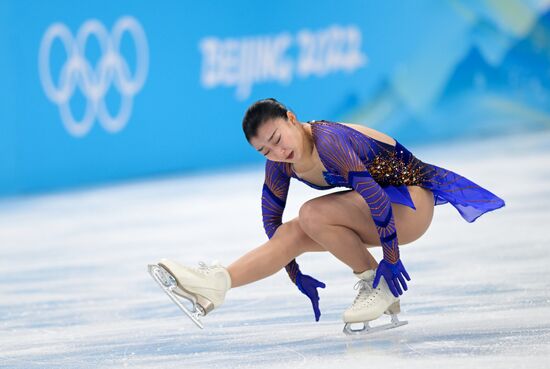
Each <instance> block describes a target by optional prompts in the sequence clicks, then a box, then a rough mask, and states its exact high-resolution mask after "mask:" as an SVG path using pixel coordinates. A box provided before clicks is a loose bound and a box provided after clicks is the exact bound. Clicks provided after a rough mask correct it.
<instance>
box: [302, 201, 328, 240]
mask: <svg viewBox="0 0 550 369" xmlns="http://www.w3.org/2000/svg"><path fill="white" fill-rule="evenodd" d="M327 210H328V209H327V206H326V201H325V200H324V199H322V198H317V199H313V200H309V201H306V202H305V203H304V204H303V205H302V206H301V207H300V212H299V213H298V220H299V225H300V227H301V228H302V230H303V231H304V232H305V233H306V234H309V233H310V232H315V230H316V229H318V228H319V227H320V226H322V225H323V224H327V222H328V221H329V217H328V212H327Z"/></svg>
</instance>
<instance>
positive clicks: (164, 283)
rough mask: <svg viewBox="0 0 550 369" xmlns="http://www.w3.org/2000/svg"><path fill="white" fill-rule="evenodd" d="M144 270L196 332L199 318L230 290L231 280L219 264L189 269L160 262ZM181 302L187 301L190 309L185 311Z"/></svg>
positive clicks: (171, 263)
mask: <svg viewBox="0 0 550 369" xmlns="http://www.w3.org/2000/svg"><path fill="white" fill-rule="evenodd" d="M148 270H149V274H151V276H152V277H153V279H154V280H155V281H156V282H157V283H158V284H159V286H160V287H161V288H162V290H163V291H164V292H166V294H167V295H168V297H170V299H171V300H172V301H174V303H176V305H178V307H179V308H180V309H181V310H182V311H183V312H184V313H185V314H186V315H187V316H188V317H189V318H191V320H192V321H193V322H194V323H195V324H196V325H197V326H198V327H199V328H204V326H203V324H202V322H201V320H200V318H201V317H202V316H205V315H206V314H208V313H209V312H210V311H212V310H214V309H215V308H217V307H218V306H220V305H221V304H222V303H223V301H224V299H225V293H226V292H227V291H228V290H229V289H230V288H231V277H230V276H229V273H228V272H227V270H226V269H225V268H224V267H223V266H221V265H219V264H213V265H211V266H207V265H206V264H204V263H199V267H198V268H191V267H187V266H184V265H181V264H178V263H176V262H174V261H171V260H167V259H162V260H161V261H160V262H159V263H158V264H151V265H149V266H148ZM181 298H183V299H185V300H187V301H190V302H191V303H192V304H193V308H192V309H188V308H187V307H186V306H185V305H184V304H183V303H182V301H181Z"/></svg>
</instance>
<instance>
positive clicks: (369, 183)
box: [315, 125, 409, 296]
mask: <svg viewBox="0 0 550 369" xmlns="http://www.w3.org/2000/svg"><path fill="white" fill-rule="evenodd" d="M315 137H316V141H315V144H316V145H317V150H318V152H319V156H320V157H321V160H322V161H323V164H324V165H325V167H326V168H327V169H328V170H331V171H335V172H337V173H339V174H340V175H341V176H342V177H344V178H345V179H347V181H348V184H349V186H350V187H351V188H353V189H354V190H355V191H357V192H358V193H359V194H360V195H361V196H362V197H363V199H364V200H365V202H366V203H367V205H368V206H369V208H370V212H371V216H372V219H373V221H374V224H375V225H376V230H377V232H378V236H379V238H380V244H381V245H382V249H383V253H384V260H383V261H382V262H381V263H380V266H379V268H378V270H377V278H376V279H375V283H374V285H375V287H376V285H378V281H379V279H380V276H381V275H384V277H385V278H386V282H388V285H389V286H390V289H391V290H392V292H393V293H394V295H396V296H397V294H398V293H399V294H401V293H402V291H401V287H400V286H399V283H397V280H398V281H399V282H400V283H401V285H402V286H403V289H405V290H406V289H407V287H406V283H405V281H404V280H403V279H402V277H401V274H403V275H404V276H405V277H406V278H407V279H409V277H408V274H407V272H406V271H405V269H404V268H403V265H402V264H401V261H400V260H399V241H398V237H397V230H396V228H395V221H394V217H393V212H392V207H391V202H390V198H389V196H388V195H387V194H386V192H385V191H384V190H383V189H382V187H380V185H379V184H378V183H377V182H376V181H375V180H374V179H373V178H372V176H371V175H370V173H369V171H368V170H367V168H366V167H365V165H364V164H363V162H362V161H361V159H360V158H359V155H358V154H357V153H356V152H355V150H354V148H353V147H354V146H355V145H352V143H351V141H350V137H349V135H348V134H347V131H346V130H345V129H343V128H341V127H338V126H336V125H319V126H317V127H316V134H315ZM388 269H389V271H388ZM396 278H397V280H395V281H394V279H396ZM392 282H395V283H392Z"/></svg>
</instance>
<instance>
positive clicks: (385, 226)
mask: <svg viewBox="0 0 550 369" xmlns="http://www.w3.org/2000/svg"><path fill="white" fill-rule="evenodd" d="M242 126H243V130H244V134H245V136H246V139H247V140H248V142H249V143H250V145H252V146H253V147H254V149H256V150H257V151H258V152H259V153H260V154H262V155H264V156H265V157H266V159H267V160H266V165H265V181H264V185H263V189H262V201H261V205H262V216H263V224H264V228H265V232H266V233H267V236H268V238H269V240H268V241H267V242H265V243H264V244H262V245H261V246H259V247H257V248H255V249H253V250H251V251H250V252H248V253H247V254H245V255H244V256H242V257H240V258H239V259H238V260H236V261H235V262H234V263H233V264H231V265H229V267H227V268H225V267H223V266H221V265H219V264H217V265H210V266H207V265H204V264H201V265H200V266H199V267H198V268H191V267H187V266H184V265H181V264H179V263H177V262H175V261H172V260H166V259H163V260H161V261H160V262H159V263H158V264H157V265H151V266H150V272H151V274H152V275H153V276H154V277H155V279H157V281H158V282H159V284H161V286H162V287H163V288H164V289H165V292H167V293H168V294H169V295H170V294H172V296H171V298H172V299H173V300H174V301H175V302H176V303H177V302H178V301H177V299H176V297H183V298H186V299H188V300H190V301H192V302H193V304H194V307H195V311H194V312H191V315H190V314H189V313H190V312H189V311H187V313H188V315H190V316H192V318H193V320H194V321H195V322H197V324H199V323H198V322H200V320H199V319H198V318H199V317H200V316H202V315H206V314H207V313H208V312H210V311H212V310H213V309H215V308H218V307H219V306H220V305H221V304H222V303H223V301H224V298H225V294H226V292H227V291H228V290H229V289H230V288H236V287H239V286H243V285H246V284H249V283H252V282H255V281H258V280H260V279H262V278H266V277H268V276H270V275H272V274H274V273H276V272H277V271H279V270H280V269H282V268H286V271H287V273H288V275H289V277H290V279H291V280H292V282H294V283H295V284H296V286H297V287H298V289H299V290H300V291H301V292H302V293H304V294H305V295H306V296H307V297H308V298H309V299H310V300H311V303H312V305H313V311H314V314H315V320H317V321H318V320H319V317H320V315H321V313H320V310H319V295H318V291H317V289H318V288H324V287H325V284H324V283H322V282H320V281H318V280H316V279H314V278H312V277H311V276H308V275H305V274H302V272H301V271H300V268H299V267H298V264H297V263H296V260H295V259H296V258H297V257H298V256H299V255H301V254H303V253H305V252H316V251H328V252H330V253H331V254H333V255H334V256H335V257H336V258H337V259H339V260H340V261H342V262H343V263H345V264H346V265H347V266H349V268H350V269H351V270H352V271H353V273H354V274H355V276H356V277H357V278H358V283H357V284H356V287H359V292H358V295H357V297H356V298H355V300H354V301H353V303H352V304H351V306H350V307H349V308H348V309H347V310H346V311H344V313H343V320H344V322H345V324H346V325H345V328H344V331H345V332H346V333H352V332H355V330H352V329H351V324H353V323H364V324H365V327H367V328H368V322H369V321H372V320H375V319H377V318H379V317H380V316H382V314H384V313H387V314H391V315H392V316H393V317H395V314H397V313H399V311H400V305H399V296H400V295H402V294H403V291H406V290H407V283H406V280H407V281H410V277H409V274H408V273H407V271H406V269H405V266H404V264H403V263H402V262H401V259H400V257H399V246H400V245H404V244H408V243H411V242H413V241H415V240H417V239H418V238H419V237H421V236H422V235H423V234H424V233H425V232H426V230H427V229H428V227H429V226H430V223H431V221H432V217H433V211H434V206H435V205H440V204H445V203H450V204H451V205H453V206H454V207H455V208H456V209H457V210H458V212H459V213H460V215H461V216H462V217H463V218H464V219H465V220H466V221H468V222H473V221H474V220H476V219H477V218H478V217H479V216H481V215H482V214H484V213H486V212H489V211H492V210H495V209H498V208H501V207H503V206H504V201H503V200H502V199H500V198H499V197H497V196H495V195H494V194H492V193H491V192H489V191H487V190H485V189H484V188H482V187H480V186H478V185H476V184H475V183H473V182H471V181H470V180H468V179H466V178H464V177H462V176H460V175H458V174H456V173H454V172H452V171H450V170H446V169H443V168H440V167H437V166H435V165H431V164H427V163H424V162H422V161H420V160H419V159H417V158H416V157H415V156H414V155H413V154H412V153H411V152H410V151H409V150H407V149H406V148H405V147H404V146H402V145H401V144H400V143H399V142H397V141H396V140H395V139H393V138H392V137H389V136H387V135H385V134H383V133H381V132H378V131H376V130H374V129H372V128H368V127H366V126H363V125H357V124H345V123H336V122H330V121H324V120H321V121H310V122H307V123H302V122H300V121H298V119H297V117H296V115H295V114H294V113H293V112H292V111H290V110H289V109H287V108H286V107H285V106H284V105H283V104H282V103H280V102H278V101H277V100H275V99H271V98H270V99H264V100H260V101H257V102H255V103H254V104H252V105H251V106H250V107H249V108H248V110H247V111H246V114H245V116H244V119H243V123H242ZM291 178H294V179H296V180H298V181H301V182H303V183H305V184H306V185H308V186H310V187H313V188H315V189H319V190H325V189H330V188H334V187H345V188H347V189H348V190H344V191H341V192H334V193H330V194H328V195H324V196H320V197H318V198H315V199H312V200H309V201H307V202H305V203H304V204H303V205H302V206H301V208H300V211H299V215H298V217H296V218H294V219H292V220H290V221H288V222H286V223H282V215H283V210H284V208H285V203H286V199H287V193H288V188H289V184H290V180H291ZM378 246H381V247H382V250H383V259H382V260H381V261H380V263H377V261H376V260H375V259H374V257H373V256H372V255H371V253H370V252H369V248H371V247H378ZM174 294H175V295H174ZM178 305H180V307H182V308H183V305H181V303H179V304H178ZM394 323H395V322H394ZM393 325H394V326H396V325H398V324H393ZM364 329H366V328H363V329H360V330H359V331H362V330H364Z"/></svg>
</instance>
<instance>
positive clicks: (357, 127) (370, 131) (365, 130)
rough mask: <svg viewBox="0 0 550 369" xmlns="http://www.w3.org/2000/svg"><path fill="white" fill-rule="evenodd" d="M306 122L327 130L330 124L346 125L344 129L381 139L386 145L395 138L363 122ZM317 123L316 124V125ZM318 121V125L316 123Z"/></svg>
mask: <svg viewBox="0 0 550 369" xmlns="http://www.w3.org/2000/svg"><path fill="white" fill-rule="evenodd" d="M308 123H313V124H312V127H314V126H315V127H317V128H319V127H323V126H326V128H327V129H328V130H330V129H331V126H332V127H334V128H336V127H346V128H345V129H349V128H351V129H352V130H353V131H355V132H359V133H361V134H363V135H364V136H367V137H369V138H373V139H375V140H377V141H381V142H383V143H386V144H388V145H392V146H395V144H396V140H395V139H393V138H392V137H390V136H388V135H387V134H385V133H382V132H380V131H377V130H375V129H374V128H370V127H368V126H366V125H363V124H356V123H345V122H331V121H326V120H318V121H310V122H308ZM316 123H317V125H316ZM319 123H320V125H318V124H319Z"/></svg>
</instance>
